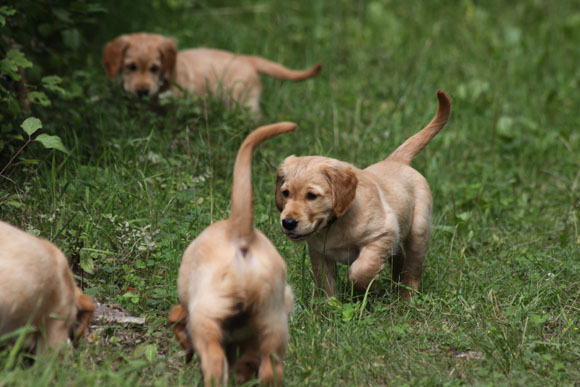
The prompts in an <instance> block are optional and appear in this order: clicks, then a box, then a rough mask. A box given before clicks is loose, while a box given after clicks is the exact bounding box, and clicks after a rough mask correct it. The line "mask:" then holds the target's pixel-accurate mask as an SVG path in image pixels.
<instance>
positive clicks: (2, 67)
mask: <svg viewBox="0 0 580 387" xmlns="http://www.w3.org/2000/svg"><path fill="white" fill-rule="evenodd" d="M28 67H32V62H30V61H29V60H28V59H26V56H24V54H23V53H22V52H20V51H18V50H15V49H12V50H8V52H7V53H6V57H5V58H4V59H2V60H0V74H7V75H8V76H10V78H12V79H13V80H15V81H20V80H21V79H22V77H21V76H20V74H19V73H18V69H19V68H28Z"/></svg>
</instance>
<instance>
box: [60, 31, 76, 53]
mask: <svg viewBox="0 0 580 387" xmlns="http://www.w3.org/2000/svg"><path fill="white" fill-rule="evenodd" d="M61 35H62V41H63V43H64V45H65V46H67V47H68V48H70V49H71V50H73V51H74V50H77V49H78V48H79V47H80V45H81V34H80V32H79V30H77V29H76V28H71V29H68V30H64V31H62V32H61Z"/></svg>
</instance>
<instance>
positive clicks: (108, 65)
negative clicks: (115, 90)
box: [103, 35, 129, 78]
mask: <svg viewBox="0 0 580 387" xmlns="http://www.w3.org/2000/svg"><path fill="white" fill-rule="evenodd" d="M127 47H129V39H128V38H127V37H126V36H125V35H121V36H119V37H118V38H116V39H114V40H111V41H110V42H109V43H107V45H106V46H105V48H104V49H103V64H104V65H105V69H106V70H107V77H109V78H113V77H116V76H117V74H119V71H121V66H122V65H123V55H124V54H125V50H126V49H127Z"/></svg>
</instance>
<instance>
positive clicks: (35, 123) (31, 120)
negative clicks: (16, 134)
mask: <svg viewBox="0 0 580 387" xmlns="http://www.w3.org/2000/svg"><path fill="white" fill-rule="evenodd" d="M20 127H21V128H22V129H24V131H25V132H26V134H28V135H29V136H32V135H33V134H34V133H35V132H36V131H37V130H38V129H40V128H42V122H41V121H40V120H39V119H38V118H36V117H28V118H27V119H25V120H24V121H23V122H22V124H21V125H20Z"/></svg>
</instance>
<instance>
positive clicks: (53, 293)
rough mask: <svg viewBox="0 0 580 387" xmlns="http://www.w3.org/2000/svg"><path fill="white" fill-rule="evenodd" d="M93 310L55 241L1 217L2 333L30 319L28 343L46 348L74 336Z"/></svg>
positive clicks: (41, 349) (0, 286)
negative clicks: (34, 233)
mask: <svg viewBox="0 0 580 387" xmlns="http://www.w3.org/2000/svg"><path fill="white" fill-rule="evenodd" d="M94 310H95V305H94V303H93V300H92V298H91V297H89V296H87V295H85V294H83V293H82V292H81V291H80V290H79V288H77V286H76V285H75V281H74V278H73V274H72V272H71V270H70V268H69V266H68V262H67V259H66V257H65V256H64V254H63V253H62V252H61V251H60V250H59V249H58V248H57V247H56V246H55V245H53V244H52V243H50V242H49V241H47V240H44V239H40V238H37V237H35V236H33V235H31V234H28V233H26V232H24V231H22V230H19V229H18V228H16V227H13V226H11V225H9V224H8V223H5V222H2V221H0V336H2V335H4V334H7V333H10V332H12V331H14V330H16V329H18V328H21V327H24V326H26V325H27V324H30V326H31V327H33V328H35V331H34V332H33V333H32V334H31V336H30V337H29V338H28V339H27V342H26V343H27V345H26V347H27V349H28V350H34V349H36V352H37V353H42V352H44V351H45V350H46V348H47V346H48V347H49V348H53V349H56V348H58V347H59V346H61V345H62V344H64V343H66V342H67V341H68V339H73V342H76V340H77V339H78V338H80V337H81V336H82V335H83V333H84V331H85V330H86V329H87V327H88V325H89V322H90V320H91V317H92V316H93V312H94Z"/></svg>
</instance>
